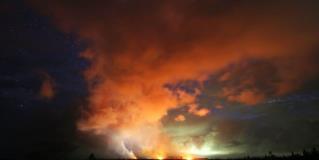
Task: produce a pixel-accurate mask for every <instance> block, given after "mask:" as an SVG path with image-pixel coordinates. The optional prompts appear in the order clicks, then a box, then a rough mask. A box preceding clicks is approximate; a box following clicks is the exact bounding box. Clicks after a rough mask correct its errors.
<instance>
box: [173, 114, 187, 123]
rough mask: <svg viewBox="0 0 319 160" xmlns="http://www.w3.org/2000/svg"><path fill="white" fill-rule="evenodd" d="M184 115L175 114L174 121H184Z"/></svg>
mask: <svg viewBox="0 0 319 160" xmlns="http://www.w3.org/2000/svg"><path fill="white" fill-rule="evenodd" d="M185 119H186V118H185V116H184V115H182V114H179V115H177V116H176V117H175V118H174V120H175V121H176V122H183V121H185Z"/></svg>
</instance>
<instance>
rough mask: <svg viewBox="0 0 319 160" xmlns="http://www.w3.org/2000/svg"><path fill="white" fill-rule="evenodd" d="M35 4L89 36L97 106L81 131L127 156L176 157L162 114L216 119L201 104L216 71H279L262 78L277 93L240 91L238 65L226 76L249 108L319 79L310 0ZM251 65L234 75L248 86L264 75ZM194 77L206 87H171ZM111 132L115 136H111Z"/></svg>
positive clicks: (233, 94)
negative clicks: (184, 110)
mask: <svg viewBox="0 0 319 160" xmlns="http://www.w3.org/2000/svg"><path fill="white" fill-rule="evenodd" d="M257 2H258V3H257ZM32 4H33V5H34V6H35V7H36V8H38V9H39V10H42V11H43V12H44V13H47V14H48V15H50V16H52V18H53V20H54V22H55V23H56V24H57V25H58V26H60V27H61V29H62V30H64V31H66V32H75V33H76V34H78V35H79V37H80V38H83V39H85V40H87V41H88V42H89V46H88V48H87V49H86V51H84V52H83V53H82V56H83V57H85V58H87V59H88V60H89V61H90V62H91V66H90V67H89V68H88V69H87V70H86V71H84V75H85V77H86V79H87V82H88V84H89V89H90V96H89V109H88V110H85V111H83V117H81V119H80V120H79V122H78V127H79V130H81V131H87V132H92V133H93V134H98V135H106V138H107V139H109V141H112V142H114V145H116V146H117V147H114V148H117V149H115V150H117V152H118V153H120V154H122V156H124V157H134V156H135V155H133V154H132V152H134V153H136V154H138V155H140V156H146V157H147V156H148V157H154V156H156V155H157V154H172V155H173V154H176V153H175V151H174V149H171V148H170V147H172V148H174V144H171V143H170V142H171V141H170V138H169V136H168V135H165V133H163V132H162V130H161V128H162V126H161V125H162V124H161V123H160V120H161V118H162V117H163V116H165V115H166V114H167V111H169V110H171V109H175V108H179V107H183V106H186V107H188V112H189V113H190V114H194V115H197V116H206V115H208V114H209V109H208V108H205V107H209V106H200V104H198V103H197V101H196V97H197V96H198V95H199V94H200V92H201V89H202V87H204V86H203V85H204V84H203V82H205V81H206V80H207V79H208V78H209V76H210V75H211V74H213V73H215V72H217V71H219V70H221V69H223V68H225V67H227V66H228V65H230V64H236V63H238V62H245V61H246V60H249V59H257V60H263V61H266V62H267V63H270V64H271V65H269V66H271V67H273V69H274V70H275V71H276V74H274V75H273V74H272V73H270V74H269V75H267V76H266V77H265V79H264V80H263V81H267V84H268V81H270V82H274V83H271V84H272V85H271V88H272V89H273V92H269V93H268V92H267V93H264V92H263V91H262V90H259V89H255V86H254V83H251V84H249V87H250V88H240V89H238V90H233V88H231V86H234V85H236V84H235V83H231V79H229V78H232V77H233V75H235V73H234V72H232V70H229V72H230V73H229V74H230V75H229V76H228V77H227V75H224V77H221V78H220V80H221V81H224V82H225V83H224V84H225V88H224V90H223V92H222V93H220V95H221V97H226V99H227V100H229V101H235V102H241V103H245V104H249V105H254V104H256V103H258V102H260V101H262V100H264V99H265V98H266V97H267V96H268V95H269V94H284V93H286V92H289V91H291V90H292V89H294V88H295V87H296V86H298V85H300V84H302V81H303V80H305V79H308V78H311V77H312V76H313V75H315V74H316V73H315V70H313V69H312V67H318V66H317V64H316V63H314V62H312V59H313V58H312V57H313V56H315V54H313V49H314V48H313V46H315V45H316V44H318V38H319V37H318V27H319V26H318V21H317V18H316V17H317V16H316V14H317V13H316V9H315V8H314V7H313V6H314V5H313V4H311V3H303V4H299V2H297V1H296V2H292V3H291V4H290V5H286V4H285V3H283V2H282V1H280V2H277V1H265V2H260V1H249V3H248V2H246V1H218V0H217V1H211V0H209V1H205V0H201V1H196V0H195V1H194V0H182V1H178V0H177V1H165V0H164V1H162V0H161V1H125V0H115V1H77V2H71V1H49V2H41V1H39V2H32ZM283 8H285V9H283ZM284 10H285V11H284ZM304 11H306V12H304ZM274 15H275V16H274ZM301 22H303V23H301ZM269 66H264V67H269ZM296 66H300V67H296ZM291 68H293V69H294V70H293V71H292V69H291ZM250 69H251V68H246V69H243V70H238V72H239V73H237V72H236V74H241V73H247V74H249V77H248V78H246V81H238V82H237V84H238V85H240V86H244V87H245V86H246V85H243V83H246V82H247V83H249V82H250V80H255V79H256V77H258V74H255V73H254V72H250ZM301 75H302V76H301ZM274 76H276V78H277V79H276V81H273V77H274ZM300 76H301V77H302V78H303V79H302V80H300ZM297 77H298V78H297ZM187 80H193V81H197V82H198V83H200V84H201V86H200V87H198V88H196V90H197V91H196V93H189V92H186V91H184V90H183V89H176V90H171V89H169V88H168V87H165V86H166V85H167V84H173V85H174V84H178V83H179V82H182V81H187ZM253 82H254V81H253ZM178 120H179V121H183V118H181V117H179V118H178ZM110 131H112V132H113V134H106V132H110ZM129 146H131V147H129ZM168 148H170V149H168ZM167 152H169V153H167Z"/></svg>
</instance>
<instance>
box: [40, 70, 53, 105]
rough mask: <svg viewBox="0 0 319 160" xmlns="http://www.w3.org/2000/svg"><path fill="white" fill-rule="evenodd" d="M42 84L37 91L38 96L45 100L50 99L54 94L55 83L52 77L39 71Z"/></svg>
mask: <svg viewBox="0 0 319 160" xmlns="http://www.w3.org/2000/svg"><path fill="white" fill-rule="evenodd" d="M41 77H42V84H41V88H40V91H39V95H40V97H42V98H43V99H46V100H51V99H52V98H54V96H55V92H56V91H55V83H54V80H53V79H52V77H51V76H50V75H49V74H47V73H45V72H41Z"/></svg>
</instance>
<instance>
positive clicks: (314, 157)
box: [214, 148, 319, 160]
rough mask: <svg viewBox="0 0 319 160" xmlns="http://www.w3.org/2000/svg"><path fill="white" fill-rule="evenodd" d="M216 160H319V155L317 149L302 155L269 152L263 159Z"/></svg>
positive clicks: (228, 159) (233, 159)
mask: <svg viewBox="0 0 319 160" xmlns="http://www.w3.org/2000/svg"><path fill="white" fill-rule="evenodd" d="M214 160H319V153H318V150H317V149H316V148H312V149H311V150H308V151H307V150H303V151H302V153H295V152H292V153H291V154H290V155H275V154H273V153H272V152H269V153H268V154H267V155H265V156H263V157H249V156H247V157H244V158H227V159H214Z"/></svg>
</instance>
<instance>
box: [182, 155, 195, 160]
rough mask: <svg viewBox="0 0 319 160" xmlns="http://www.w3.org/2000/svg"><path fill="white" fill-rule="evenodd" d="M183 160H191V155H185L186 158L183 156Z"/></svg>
mask: <svg viewBox="0 0 319 160" xmlns="http://www.w3.org/2000/svg"><path fill="white" fill-rule="evenodd" d="M183 159H185V160H192V159H193V157H192V156H191V155H186V156H183Z"/></svg>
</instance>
